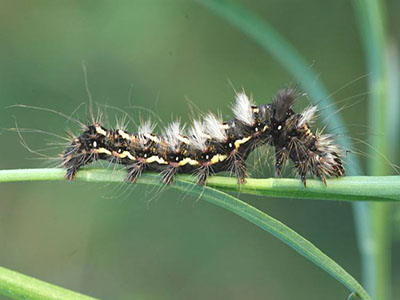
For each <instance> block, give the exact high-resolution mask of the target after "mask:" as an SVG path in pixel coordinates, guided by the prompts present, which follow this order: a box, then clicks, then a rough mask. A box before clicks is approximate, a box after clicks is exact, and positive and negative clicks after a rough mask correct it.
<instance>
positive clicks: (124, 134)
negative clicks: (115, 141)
mask: <svg viewBox="0 0 400 300" xmlns="http://www.w3.org/2000/svg"><path fill="white" fill-rule="evenodd" d="M118 134H119V135H120V136H121V137H122V138H123V139H124V140H128V141H130V140H131V136H130V135H129V134H128V133H126V132H125V131H123V130H118Z"/></svg>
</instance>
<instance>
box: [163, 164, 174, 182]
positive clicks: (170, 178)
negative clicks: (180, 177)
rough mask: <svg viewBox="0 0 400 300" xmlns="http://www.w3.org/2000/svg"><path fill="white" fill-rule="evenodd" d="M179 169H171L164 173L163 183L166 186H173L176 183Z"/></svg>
mask: <svg viewBox="0 0 400 300" xmlns="http://www.w3.org/2000/svg"><path fill="white" fill-rule="evenodd" d="M177 171H178V168H175V167H170V168H168V169H166V170H164V171H163V172H162V176H161V182H162V183H165V184H171V183H172V182H173V181H174V176H175V174H176V173H177Z"/></svg>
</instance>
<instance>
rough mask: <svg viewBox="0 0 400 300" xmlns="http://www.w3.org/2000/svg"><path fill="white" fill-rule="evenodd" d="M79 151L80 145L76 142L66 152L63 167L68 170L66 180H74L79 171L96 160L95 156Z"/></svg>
mask: <svg viewBox="0 0 400 300" xmlns="http://www.w3.org/2000/svg"><path fill="white" fill-rule="evenodd" d="M85 152H86V151H82V150H81V149H79V146H78V144H77V143H76V141H74V142H73V143H72V144H71V145H70V146H69V147H68V148H67V150H66V151H65V152H64V155H63V166H64V168H65V169H66V171H65V178H66V179H67V180H74V179H75V175H76V173H77V172H78V169H79V168H80V167H82V166H84V165H86V164H88V163H90V162H91V161H93V160H94V159H95V157H94V155H93V154H88V153H85Z"/></svg>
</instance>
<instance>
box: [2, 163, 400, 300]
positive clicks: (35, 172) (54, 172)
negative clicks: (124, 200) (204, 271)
mask: <svg viewBox="0 0 400 300" xmlns="http://www.w3.org/2000/svg"><path fill="white" fill-rule="evenodd" d="M64 173H65V171H64V170H63V169H31V170H29V169H26V170H4V171H0V182H1V181H3V182H15V181H33V180H65V179H64ZM125 176H126V172H123V171H113V172H110V171H107V170H82V171H80V172H78V174H77V177H76V180H78V181H88V182H123V180H124V178H125ZM399 179H400V177H399ZM159 180H160V177H159V176H158V175H155V174H145V175H144V176H142V177H141V178H140V179H139V180H138V182H137V183H138V184H148V185H157V186H159V185H160V183H159ZM191 180H192V178H191V177H190V176H179V177H178V179H177V180H176V182H175V183H174V184H172V185H171V188H174V189H177V190H179V191H182V192H186V193H189V194H193V195H194V196H195V197H196V196H197V197H201V199H203V200H206V201H208V202H210V203H212V204H214V205H218V206H220V207H222V208H224V209H227V210H229V211H231V212H233V213H235V214H237V215H239V216H240V217H242V218H244V219H246V220H248V221H249V222H251V223H253V224H255V225H256V226H258V227H260V228H262V229H263V230H265V231H267V232H269V233H271V234H272V235H274V236H275V237H277V238H278V239H280V240H281V241H283V242H284V243H286V244H287V245H288V246H290V247H291V248H293V249H294V250H295V251H297V252H298V253H299V254H301V255H303V256H304V257H306V258H307V259H309V260H311V261H312V262H313V263H315V264H316V265H317V266H319V267H320V268H322V269H323V270H325V271H326V272H327V273H329V274H330V275H331V276H333V277H334V278H335V279H337V280H338V281H340V282H341V283H342V284H343V285H345V286H346V287H347V288H348V289H349V290H350V291H351V292H353V293H355V294H357V295H358V296H359V297H360V298H361V299H364V300H371V298H370V297H369V295H368V294H367V292H366V291H365V290H364V288H363V287H362V286H361V285H360V284H359V283H358V282H357V280H355V279H354V278H353V277H352V276H351V275H350V274H349V273H347V272H346V270H345V269H344V268H342V267H341V266H340V265H338V264H337V263H336V262H335V261H334V260H332V259H331V258H330V257H328V256H327V255H326V254H324V253H323V252H322V251H321V250H319V249H318V248H317V247H316V246H314V245H313V244H312V243H311V242H310V241H308V240H306V239H305V238H303V237H302V236H300V235H299V234H298V233H296V232H295V231H293V230H292V229H290V228H289V227H287V226H286V225H285V224H283V223H282V222H280V221H278V220H276V219H274V218H273V217H271V216H269V215H267V214H265V213H264V212H262V211H260V210H258V209H256V208H255V207H253V206H251V205H249V204H247V203H245V202H243V201H241V200H239V199H237V198H235V197H233V196H231V195H229V194H226V193H224V192H221V191H218V190H215V189H213V188H210V187H207V186H205V187H203V186H198V185H196V184H193V182H191ZM215 180H216V182H218V180H219V181H221V186H226V187H228V188H227V189H228V190H230V189H232V187H233V181H235V179H233V178H223V177H219V178H216V179H215ZM274 181H275V180H272V179H266V180H251V182H249V183H248V184H245V185H243V187H245V186H250V187H251V189H254V190H258V189H260V188H261V187H262V186H263V184H262V183H266V184H267V189H266V190H268V189H274V184H273V183H274ZM216 182H214V185H217V183H216ZM235 184H236V183H235ZM260 184H261V185H260ZM286 184H287V186H290V185H293V187H295V188H298V187H299V181H298V180H296V181H295V180H287V183H286ZM236 186H237V184H236ZM315 188H316V189H318V187H315ZM251 189H249V191H250V190H251ZM310 189H313V188H312V187H311V188H310ZM303 190H304V187H303ZM0 281H1V278H0ZM0 290H1V285H0ZM30 299H35V298H30Z"/></svg>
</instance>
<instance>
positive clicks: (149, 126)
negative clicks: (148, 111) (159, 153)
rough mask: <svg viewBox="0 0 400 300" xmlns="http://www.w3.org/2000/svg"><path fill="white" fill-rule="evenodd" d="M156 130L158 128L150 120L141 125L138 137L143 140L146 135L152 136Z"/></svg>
mask: <svg viewBox="0 0 400 300" xmlns="http://www.w3.org/2000/svg"><path fill="white" fill-rule="evenodd" d="M155 128H156V124H155V123H152V122H151V120H150V119H149V120H146V121H144V122H143V123H141V124H140V126H139V128H138V135H139V137H140V138H143V137H145V136H146V135H149V134H152V133H153V132H154V129H155Z"/></svg>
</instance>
